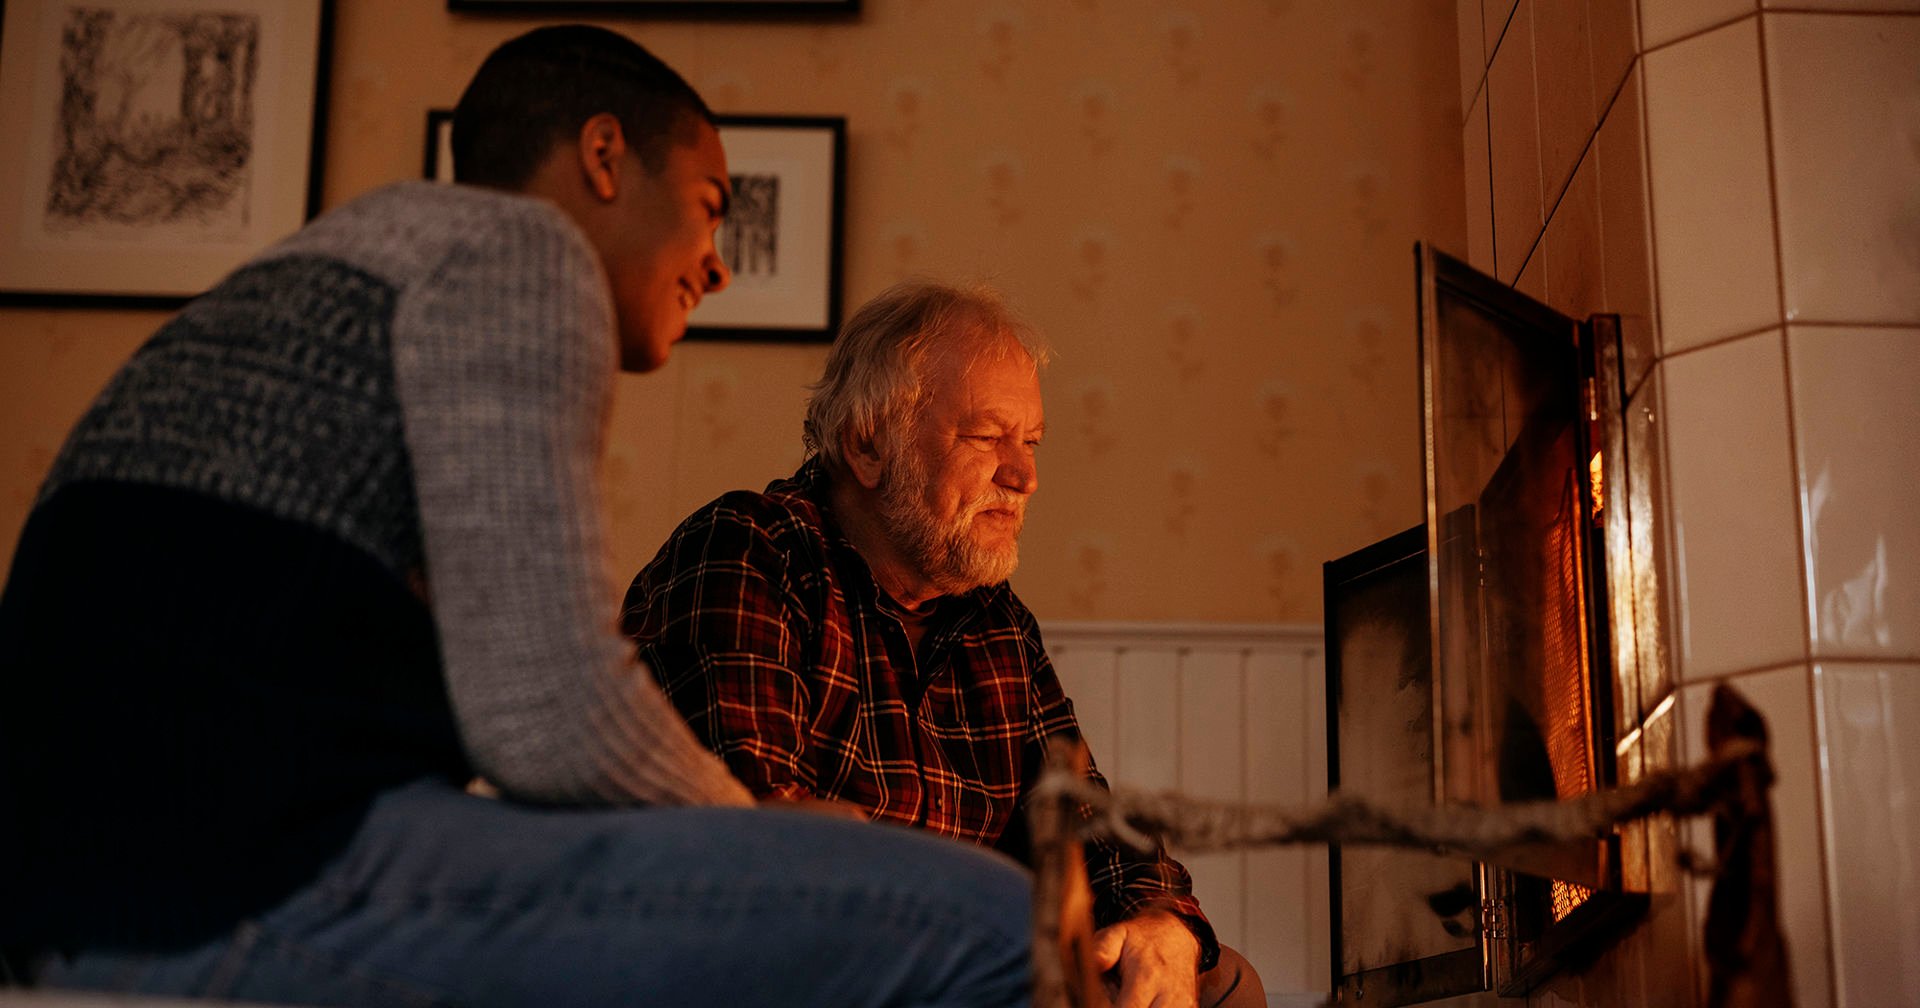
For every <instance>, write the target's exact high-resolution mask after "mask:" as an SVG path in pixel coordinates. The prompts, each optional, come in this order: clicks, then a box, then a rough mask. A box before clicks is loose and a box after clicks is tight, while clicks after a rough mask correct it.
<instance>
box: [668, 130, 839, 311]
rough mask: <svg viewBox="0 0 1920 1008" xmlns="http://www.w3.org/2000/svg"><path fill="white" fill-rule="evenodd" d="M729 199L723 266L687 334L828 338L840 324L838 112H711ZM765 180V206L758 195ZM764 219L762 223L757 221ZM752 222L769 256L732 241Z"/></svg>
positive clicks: (721, 239)
mask: <svg viewBox="0 0 1920 1008" xmlns="http://www.w3.org/2000/svg"><path fill="white" fill-rule="evenodd" d="M714 119H715V122H716V125H718V126H719V129H720V143H721V146H723V147H724V148H725V149H726V152H727V172H728V175H729V176H730V177H731V181H732V183H733V190H734V194H733V208H732V209H731V210H730V211H729V212H728V215H727V220H726V221H725V222H724V223H722V225H721V228H720V235H719V244H720V254H721V256H722V257H723V258H725V259H726V261H727V265H728V266H729V267H730V268H731V269H732V271H733V283H732V285H731V286H729V287H728V288H727V289H726V290H724V291H721V292H719V293H717V294H710V295H708V296H707V298H706V299H705V300H703V301H701V302H700V306H699V307H698V308H696V309H694V312H693V315H692V317H691V319H690V320H689V323H688V326H687V338H688V339H712V340H734V341H778V342H818V343H824V342H830V341H832V339H833V337H834V334H835V333H836V332H838V331H839V329H840V280H841V262H842V245H843V243H844V240H845V218H846V160H847V159H846V150H847V120H846V118H845V117H844V116H794V115H720V116H715V117H714ZM756 179H757V180H761V181H762V183H764V182H765V181H766V180H771V182H772V193H773V194H774V196H775V197H777V198H776V200H775V205H774V207H773V208H772V210H773V211H777V212H776V213H774V216H772V217H771V219H769V218H768V216H767V215H768V213H769V208H768V207H767V206H766V205H765V200H764V199H762V198H760V195H761V194H763V193H765V192H766V190H767V189H768V186H767V185H765V184H761V185H755V180H756ZM769 228H770V229H771V232H770V233H769V232H768V230H767V229H769ZM756 229H758V231H759V235H760V237H761V238H762V239H763V241H762V245H763V247H764V244H765V241H764V240H772V241H774V242H776V243H777V250H776V251H774V253H773V254H774V256H775V258H773V259H772V260H771V261H769V260H768V259H767V258H766V255H765V254H762V255H758V256H756V255H755V254H753V253H750V252H748V251H747V250H746V249H744V248H742V247H740V246H742V245H743V244H744V242H745V241H746V240H747V239H748V237H749V236H750V235H752V234H753V233H754V232H755V230H756Z"/></svg>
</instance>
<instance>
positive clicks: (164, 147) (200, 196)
mask: <svg viewBox="0 0 1920 1008" xmlns="http://www.w3.org/2000/svg"><path fill="white" fill-rule="evenodd" d="M65 14H66V17H65V20H64V22H62V23H61V26H60V71H59V82H58V83H59V87H60V101H59V108H58V112H57V115H56V117H55V121H54V136H53V138H52V140H53V164H52V174H51V177H50V178H49V180H48V184H47V191H46V200H45V203H44V216H43V217H42V222H43V227H44V229H45V230H46V231H47V232H48V233H49V234H53V235H57V236H60V237H69V238H71V237H118V236H124V235H127V234H129V233H141V234H152V233H156V232H163V231H164V232H172V233H176V234H180V235H183V236H185V235H190V236H196V237H199V238H204V239H213V240H229V239H232V238H234V237H235V236H238V235H241V234H243V233H244V232H245V231H246V228H247V226H248V224H249V221H248V204H249V202H250V201H249V198H248V197H249V192H250V189H251V188H252V186H253V183H254V179H253V175H254V162H255V158H254V115H255V109H254V97H255V83H256V77H257V75H258V72H259V65H258V63H259V50H260V37H261V19H260V16H259V15H258V14H249V13H229V12H220V11H212V10H208V11H193V10H164V11H140V12H134V11H123V10H112V9H105V8H99V7H85V6H80V7H73V8H69V9H68V10H67V11H66V12H65Z"/></svg>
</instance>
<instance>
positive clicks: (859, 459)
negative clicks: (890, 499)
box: [841, 431, 887, 490]
mask: <svg viewBox="0 0 1920 1008" xmlns="http://www.w3.org/2000/svg"><path fill="white" fill-rule="evenodd" d="M841 449H842V454H843V455H844V456H845V457H846V460H847V468H848V469H851V470H852V471H853V478H854V479H855V480H858V481H859V483H860V485H861V486H863V487H866V488H867V489H869V490H878V489H880V477H881V476H882V475H883V474H885V472H886V468H887V467H886V462H885V461H884V459H883V458H882V457H881V451H880V445H879V439H878V438H875V437H872V436H871V435H869V436H867V437H861V436H860V435H859V434H856V433H853V432H851V431H849V432H848V433H847V434H846V435H844V437H843V440H842V441H841Z"/></svg>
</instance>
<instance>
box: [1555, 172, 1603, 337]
mask: <svg viewBox="0 0 1920 1008" xmlns="http://www.w3.org/2000/svg"><path fill="white" fill-rule="evenodd" d="M1598 161H1599V158H1598V156H1597V155H1595V154H1594V153H1593V152H1589V156H1588V157H1587V158H1585V159H1584V160H1582V161H1581V162H1580V167H1579V169H1578V170H1576V171H1575V172H1574V174H1573V181H1571V182H1569V183H1568V184H1567V191H1566V192H1565V193H1564V194H1563V195H1562V196H1561V197H1560V203H1559V205H1558V206H1556V207H1554V209H1553V215H1552V216H1551V217H1549V218H1548V219H1547V231H1546V235H1545V236H1544V237H1543V238H1542V239H1541V243H1542V247H1543V248H1544V249H1545V250H1546V254H1547V262H1546V288H1547V304H1549V305H1552V306H1553V308H1554V310H1556V311H1559V312H1561V313H1563V314H1566V315H1569V316H1571V317H1573V318H1575V319H1584V318H1586V317H1587V316H1588V315H1591V314H1593V313H1594V312H1597V311H1599V310H1600V305H1601V302H1602V300H1603V299H1604V295H1603V293H1602V290H1601V288H1602V286H1603V282H1604V281H1603V273H1602V270H1601V263H1602V261H1603V260H1604V250H1603V249H1602V248H1601V240H1600V182H1599V166H1598Z"/></svg>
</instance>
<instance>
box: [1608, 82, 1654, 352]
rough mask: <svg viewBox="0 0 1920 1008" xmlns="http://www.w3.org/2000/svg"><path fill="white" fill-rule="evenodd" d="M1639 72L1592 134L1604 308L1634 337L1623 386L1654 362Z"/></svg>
mask: <svg viewBox="0 0 1920 1008" xmlns="http://www.w3.org/2000/svg"><path fill="white" fill-rule="evenodd" d="M1640 83H1641V79H1640V72H1639V71H1638V70H1635V71H1633V72H1631V73H1630V74H1629V75H1628V77H1627V81H1626V83H1625V84H1624V85H1622V87H1621V88H1620V92H1619V96H1618V97H1617V98H1615V99H1614V102H1613V104H1612V106H1610V107H1609V108H1608V109H1607V114H1606V118H1604V119H1602V120H1601V121H1600V130H1599V133H1598V135H1597V136H1595V137H1594V148H1595V157H1596V158H1597V168H1598V170H1599V173H1600V175H1599V190H1600V193H1599V198H1600V234H1601V240H1602V242H1603V244H1604V246H1605V247H1604V250H1603V251H1604V265H1603V270H1604V274H1605V275H1604V281H1605V285H1606V289H1605V291H1604V293H1603V295H1602V302H1601V303H1602V305H1603V307H1604V310H1606V311H1610V312H1616V313H1618V314H1620V315H1623V316H1626V323H1625V324H1626V327H1627V332H1628V334H1630V335H1631V336H1632V337H1633V339H1631V340H1630V341H1629V343H1628V346H1627V350H1626V354H1627V357H1626V364H1627V385H1628V387H1629V388H1633V387H1636V386H1637V385H1638V383H1639V380H1640V378H1641V376H1643V375H1644V374H1645V373H1646V370H1647V368H1648V366H1649V365H1651V364H1652V362H1653V360H1654V358H1655V355H1656V351H1655V346H1654V342H1653V336H1654V329H1653V324H1654V311H1653V238H1652V233H1651V229H1650V221H1649V218H1648V204H1647V151H1646V145H1645V127H1646V121H1645V117H1644V116H1643V115H1642V114H1641V108H1642V103H1641V100H1640Z"/></svg>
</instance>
